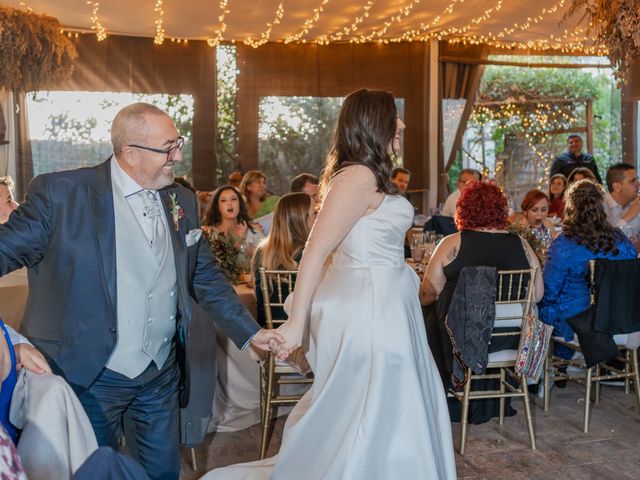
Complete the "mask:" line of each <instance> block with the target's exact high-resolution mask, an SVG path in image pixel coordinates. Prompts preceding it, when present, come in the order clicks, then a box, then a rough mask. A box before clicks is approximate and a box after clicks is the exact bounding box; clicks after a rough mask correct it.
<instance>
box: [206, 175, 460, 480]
mask: <svg viewBox="0 0 640 480" xmlns="http://www.w3.org/2000/svg"><path fill="white" fill-rule="evenodd" d="M330 187H331V188H330V189H329V191H328V193H327V196H326V199H325V202H324V204H323V208H322V210H321V212H320V214H319V216H318V219H317V222H316V225H315V226H314V229H313V232H312V235H311V240H310V242H309V244H308V246H307V249H306V250H305V254H304V258H303V261H302V264H301V267H300V270H301V272H305V273H308V277H309V278H305V279H304V282H305V283H304V285H303V284H302V283H303V278H302V273H301V274H300V275H299V279H298V283H297V285H296V291H295V297H294V305H293V312H292V317H291V318H294V317H293V315H296V314H298V315H299V314H300V312H310V320H309V332H310V338H309V351H308V353H307V359H308V361H309V364H310V366H311V368H312V369H313V372H314V375H315V380H314V383H313V386H312V388H311V390H309V392H308V393H307V394H306V395H305V396H304V398H303V399H302V400H301V401H300V402H299V403H298V404H297V405H296V407H295V408H294V409H293V411H292V412H291V414H290V416H289V418H288V419H287V422H286V425H285V431H284V435H283V439H282V445H281V447H280V452H279V454H278V455H277V456H275V457H273V458H269V459H265V460H260V461H256V462H251V463H245V464H238V465H232V466H230V467H226V468H221V469H217V470H214V471H211V472H209V473H208V474H207V475H205V477H203V479H206V480H262V479H264V480H266V479H277V480H295V479H305V480H315V479H317V480H340V479H344V480H376V479H379V480H395V479H398V480H405V479H434V480H436V479H455V478H456V471H455V458H454V453H453V443H452V438H451V424H450V421H449V413H448V410H447V404H446V400H445V393H444V390H443V387H442V382H441V380H440V376H439V374H438V370H437V368H436V366H435V363H434V360H433V357H432V355H431V351H430V350H429V347H428V345H427V339H426V333H425V328H424V323H423V318H422V312H421V308H420V303H419V300H418V277H417V275H416V274H415V273H414V272H413V270H412V269H411V268H410V267H408V266H407V265H406V264H405V262H404V250H403V245H404V236H405V232H406V231H407V230H408V229H409V228H410V227H411V224H412V219H413V208H412V206H411V205H410V203H409V202H408V201H407V200H405V199H404V198H402V197H400V196H389V195H387V196H383V195H382V194H380V193H377V192H376V191H375V180H374V179H373V175H372V174H371V173H370V172H369V170H368V169H367V168H366V167H362V166H356V167H349V168H347V169H346V170H344V171H343V172H342V173H340V174H339V175H338V176H336V178H334V180H332V182H331V185H330ZM381 197H382V198H381ZM352 209H355V210H356V213H345V212H351V211H352ZM374 209H375V210H374ZM358 211H359V213H358ZM367 212H370V213H367ZM341 230H344V231H341ZM345 235H346V236H345ZM331 251H333V257H332V260H331V264H330V266H329V267H328V268H327V270H326V272H325V273H324V275H323V276H322V274H321V273H320V272H317V270H318V266H321V265H322V263H323V262H324V259H325V257H326V254H327V253H329V252H331ZM307 270H311V272H307ZM316 287H317V289H316ZM308 290H311V291H310V292H309V291H308ZM314 291H315V294H314ZM298 297H300V298H298ZM311 299H312V301H311ZM307 301H308V302H310V308H308V306H307V305H305V303H306V302H307ZM296 309H297V310H296ZM296 311H297V312H298V313H296Z"/></svg>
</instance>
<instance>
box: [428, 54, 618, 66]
mask: <svg viewBox="0 0 640 480" xmlns="http://www.w3.org/2000/svg"><path fill="white" fill-rule="evenodd" d="M440 62H442V63H465V64H470V65H500V66H505V67H525V68H612V67H611V64H603V63H531V62H512V61H506V60H488V59H482V58H462V57H446V56H443V57H440Z"/></svg>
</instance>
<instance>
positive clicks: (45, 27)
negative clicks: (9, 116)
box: [0, 5, 78, 92]
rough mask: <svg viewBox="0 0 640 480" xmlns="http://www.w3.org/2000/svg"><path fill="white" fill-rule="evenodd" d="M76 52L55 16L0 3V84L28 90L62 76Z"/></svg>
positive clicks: (67, 76) (58, 79) (69, 66)
mask: <svg viewBox="0 0 640 480" xmlns="http://www.w3.org/2000/svg"><path fill="white" fill-rule="evenodd" d="M77 56H78V53H77V52H76V48H75V46H74V45H73V43H71V40H69V39H68V38H67V37H66V36H65V35H64V33H62V27H61V26H60V23H59V22H58V20H57V19H55V18H53V17H50V16H48V15H37V14H35V13H33V12H31V11H29V10H19V9H16V8H10V7H5V6H2V5H0V88H2V87H4V88H7V89H9V90H13V91H15V92H28V91H31V90H36V89H38V88H40V87H42V86H44V85H48V84H51V83H55V82H60V81H62V80H65V79H67V78H69V76H70V75H71V73H72V72H73V61H74V60H75V59H76V57H77Z"/></svg>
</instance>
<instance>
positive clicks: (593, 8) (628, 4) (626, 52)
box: [565, 0, 640, 83]
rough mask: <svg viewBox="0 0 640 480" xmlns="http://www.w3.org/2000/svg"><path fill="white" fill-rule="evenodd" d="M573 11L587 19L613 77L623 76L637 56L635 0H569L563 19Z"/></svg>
mask: <svg viewBox="0 0 640 480" xmlns="http://www.w3.org/2000/svg"><path fill="white" fill-rule="evenodd" d="M577 13H584V14H585V15H586V16H587V17H588V18H589V23H590V27H591V29H592V32H593V33H594V34H595V36H596V39H597V40H598V41H599V42H600V43H602V44H604V45H605V46H606V47H607V49H608V50H609V54H608V57H609V59H610V60H611V63H612V64H613V66H614V70H615V76H616V78H617V79H618V81H619V82H620V83H621V82H623V81H624V75H625V73H626V72H627V70H628V69H629V67H630V66H631V64H632V63H633V61H634V60H635V59H637V58H639V57H640V8H639V6H638V0H573V3H572V5H571V8H570V9H569V10H568V11H567V13H566V14H565V19H566V18H568V17H570V16H573V15H575V14H577Z"/></svg>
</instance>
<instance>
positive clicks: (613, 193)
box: [604, 163, 640, 236]
mask: <svg viewBox="0 0 640 480" xmlns="http://www.w3.org/2000/svg"><path fill="white" fill-rule="evenodd" d="M638 187H640V183H639V182H638V174H637V173H636V169H635V168H634V167H633V166H632V165H629V164H627V163H616V164H615V165H612V166H611V167H609V170H607V188H608V189H609V193H606V194H605V195H604V210H605V213H606V214H607V220H609V223H610V224H611V225H613V226H614V227H618V228H620V229H621V230H622V231H623V232H624V233H625V234H626V235H627V236H632V235H638V234H640V215H638V214H639V213H640V198H638Z"/></svg>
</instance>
